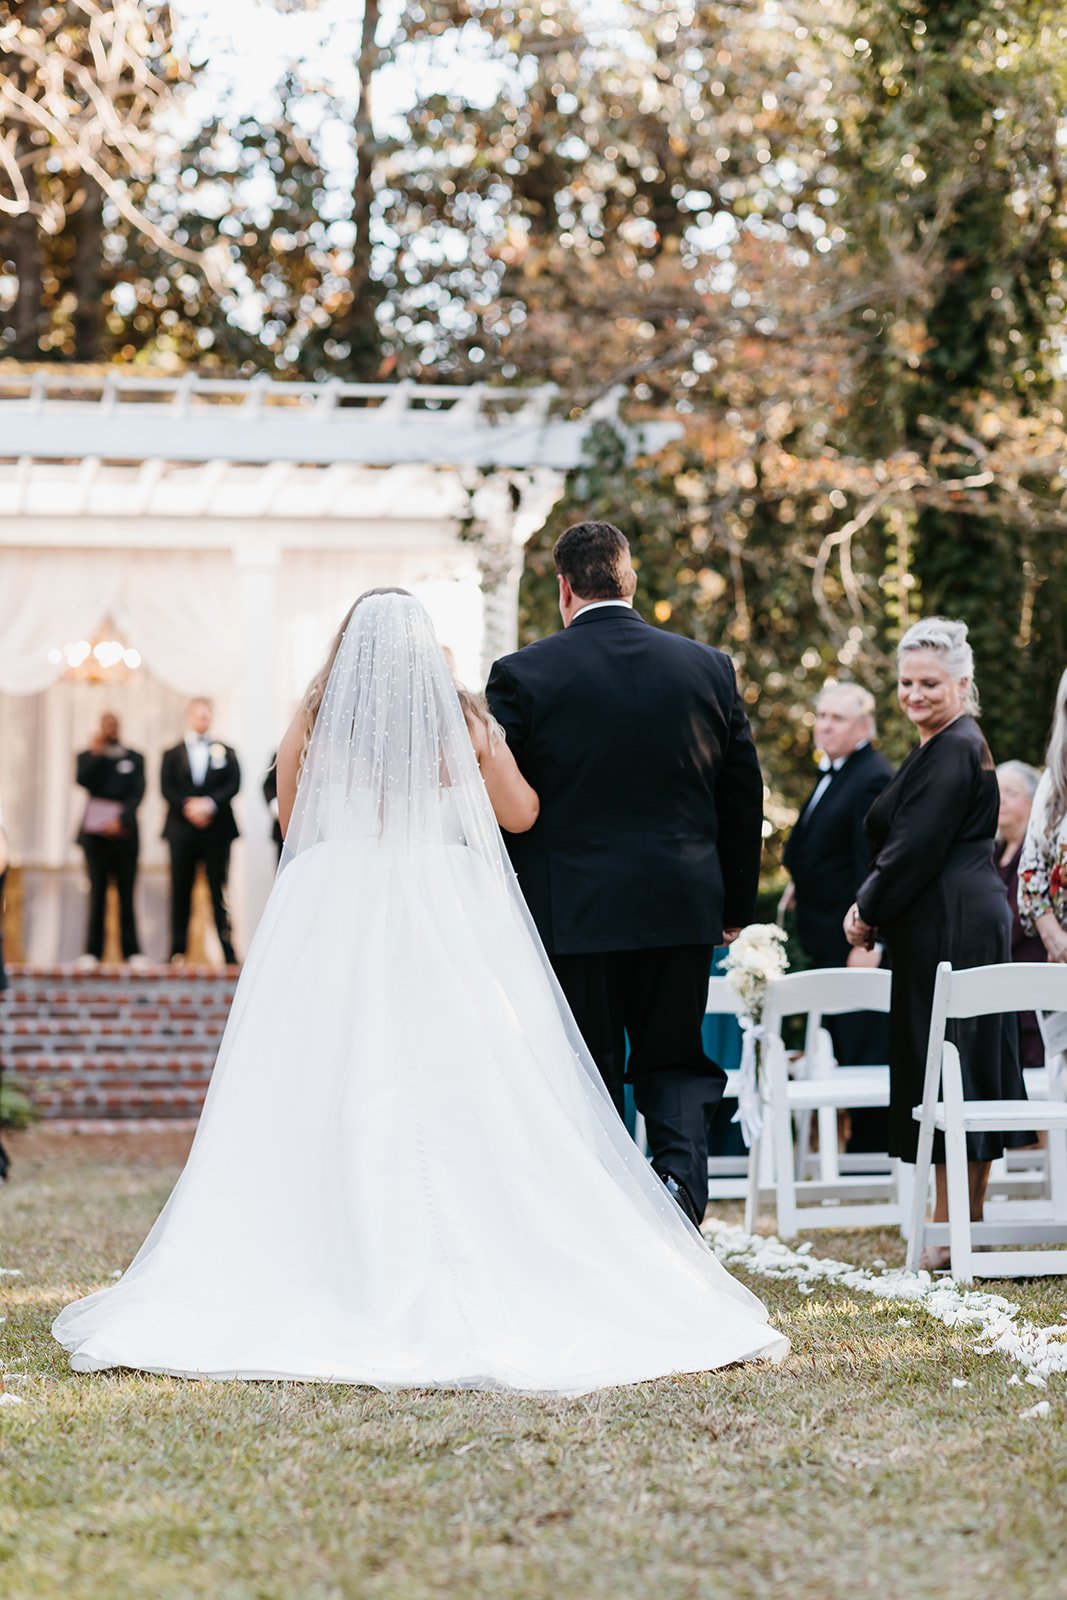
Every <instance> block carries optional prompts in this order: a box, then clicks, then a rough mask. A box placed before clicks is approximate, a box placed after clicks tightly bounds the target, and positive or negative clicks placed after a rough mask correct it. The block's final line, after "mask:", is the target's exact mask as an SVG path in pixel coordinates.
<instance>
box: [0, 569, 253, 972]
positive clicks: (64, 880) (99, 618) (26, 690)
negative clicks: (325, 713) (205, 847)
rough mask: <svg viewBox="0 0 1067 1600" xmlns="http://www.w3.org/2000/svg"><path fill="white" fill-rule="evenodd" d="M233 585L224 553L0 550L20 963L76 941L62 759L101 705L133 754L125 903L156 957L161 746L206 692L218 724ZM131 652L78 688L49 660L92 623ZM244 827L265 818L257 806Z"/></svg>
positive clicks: (71, 807)
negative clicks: (133, 907)
mask: <svg viewBox="0 0 1067 1600" xmlns="http://www.w3.org/2000/svg"><path fill="white" fill-rule="evenodd" d="M235 617H236V579H235V573H234V569H233V564H232V562H231V560H230V557H229V554H228V553H227V552H225V551H222V552H215V551H208V552H199V551H182V552H170V551H158V552H157V551H144V550H115V551H83V550H41V549H37V550H13V551H6V550H5V551H0V799H2V803H3V814H4V825H5V829H6V832H7V835H8V839H9V841H10V846H11V851H12V858H13V861H14V862H15V864H16V865H18V866H20V867H21V868H22V869H23V871H22V913H23V914H22V926H21V934H22V944H23V951H24V954H25V956H26V958H27V959H28V960H30V961H34V962H41V963H49V962H53V961H63V960H70V959H72V958H73V957H74V956H76V955H78V954H79V953H80V952H81V950H82V949H83V948H84V943H83V938H84V919H85V907H86V894H87V885H86V881H85V876H84V867H83V862H82V855H81V851H80V850H79V849H78V848H77V846H76V845H75V843H74V839H75V835H76V834H77V831H78V826H79V823H80V820H81V814H82V810H83V807H84V802H85V796H84V792H83V791H81V790H80V789H78V788H77V787H76V785H75V783H74V756H75V754H76V752H77V751H78V750H83V749H85V748H86V746H87V745H88V743H89V739H90V737H91V734H92V732H93V730H94V728H95V727H96V726H97V725H98V723H99V720H100V716H101V714H102V713H103V712H104V711H113V712H114V713H115V714H116V715H117V716H118V718H119V721H120V725H121V728H122V736H123V739H124V740H125V742H126V743H127V744H129V745H130V746H131V747H132V748H134V749H136V750H140V751H142V752H143V754H144V756H145V765H146V771H147V777H148V790H147V794H146V796H145V800H144V804H143V805H142V807H141V811H140V827H141V873H140V882H139V886H138V902H139V904H138V911H139V920H140V923H141V938H142V942H143V944H144V945H145V948H146V950H147V951H148V953H149V954H151V955H153V956H155V957H158V958H162V957H164V956H165V954H166V943H167V930H166V919H165V910H166V895H167V880H166V850H165V846H164V845H163V842H162V840H161V838H160V833H161V830H162V826H163V810H164V808H163V800H162V796H161V794H160V792H159V766H160V758H161V756H162V753H163V751H164V750H165V749H166V748H167V747H168V745H171V744H174V743H175V742H176V741H177V740H178V739H180V738H181V735H182V731H183V726H184V720H183V712H184V705H185V702H186V700H187V699H188V698H189V697H190V696H191V695H194V694H206V695H209V696H211V697H212V698H213V699H214V701H215V704H216V725H217V727H218V729H219V732H220V734H221V736H222V737H224V738H229V737H230V732H229V729H228V727H227V722H228V721H229V717H230V706H231V703H232V700H233V690H234V686H235V678H236V673H237V669H238V666H239V660H240V640H239V639H238V638H237V636H236V634H235V631H234V628H235ZM105 628H106V629H107V631H108V632H111V631H112V630H113V631H114V634H115V635H116V636H117V637H118V638H119V639H121V641H122V643H123V644H125V645H127V646H130V647H132V648H135V649H136V650H138V651H139V652H140V655H141V657H142V661H143V665H142V666H141V667H140V668H138V669H136V670H134V671H132V672H129V673H128V675H126V676H121V675H119V674H113V675H111V676H110V677H107V676H105V678H104V680H103V681H102V682H96V683H93V682H87V681H85V680H84V679H80V678H77V677H71V676H70V675H67V663H66V660H65V659H63V660H61V661H59V662H58V663H57V662H54V661H50V660H49V656H50V654H55V652H56V651H57V650H62V649H63V648H64V646H66V645H68V644H73V643H76V642H77V641H78V640H81V639H89V640H91V639H92V638H93V637H94V636H96V635H97V634H99V632H100V631H101V630H102V629H105ZM256 821H257V823H259V824H260V825H261V826H267V825H268V824H267V822H266V810H265V807H264V813H263V818H257V819H256Z"/></svg>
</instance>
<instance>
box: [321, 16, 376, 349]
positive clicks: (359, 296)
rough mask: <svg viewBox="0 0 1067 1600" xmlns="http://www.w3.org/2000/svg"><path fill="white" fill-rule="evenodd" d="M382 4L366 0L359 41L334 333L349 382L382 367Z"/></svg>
mask: <svg viewBox="0 0 1067 1600" xmlns="http://www.w3.org/2000/svg"><path fill="white" fill-rule="evenodd" d="M380 14H381V0H365V5H364V10H363V22H362V25H361V27H360V36H359V62H358V69H359V105H358V107H357V108H356V115H355V120H354V123H353V132H354V134H355V142H356V176H355V181H354V183H353V185H352V225H353V228H354V229H355V238H354V240H353V244H352V266H351V270H350V272H349V276H348V292H349V299H348V303H347V305H346V306H345V309H344V310H343V311H342V312H341V313H340V315H339V316H338V317H337V319H336V321H335V323H334V325H333V328H332V330H331V332H332V335H333V338H334V339H336V340H337V341H338V342H339V343H342V344H347V346H348V355H347V357H346V358H344V361H343V365H344V367H345V369H346V371H347V374H348V376H349V377H352V378H356V379H360V378H362V379H364V380H371V379H373V378H375V377H376V376H377V373H378V370H379V367H380V365H381V335H380V331H379V328H378V321H377V318H376V316H375V311H376V310H377V307H378V306H379V305H380V304H381V300H382V291H381V288H380V286H379V285H377V284H376V283H375V282H374V280H373V278H372V277H371V254H372V248H373V246H372V240H371V217H372V211H373V206H374V162H375V156H376V155H377V143H376V140H375V137H374V126H373V121H372V114H373V104H372V101H373V96H372V86H373V80H374V74H375V73H376V72H377V70H378V67H379V65H380V62H381V50H380V49H379V46H378V42H377V38H376V34H377V31H378V20H379V16H380Z"/></svg>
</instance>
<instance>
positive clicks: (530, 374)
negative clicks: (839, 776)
mask: <svg viewBox="0 0 1067 1600" xmlns="http://www.w3.org/2000/svg"><path fill="white" fill-rule="evenodd" d="M269 3H270V0H264V5H267V4H269ZM277 3H278V4H281V3H282V0H277ZM288 9H289V10H293V9H297V10H299V9H300V8H299V7H295V8H294V7H293V6H292V5H290V6H289V7H288ZM328 22H329V19H326V21H325V22H323V26H326V25H327V23H328ZM330 26H335V27H336V30H337V32H336V40H335V45H336V48H335V51H334V53H333V55H331V54H330V52H329V51H327V53H326V65H325V66H324V65H323V61H322V58H321V53H320V57H319V58H317V59H316V61H315V62H309V61H308V60H305V59H299V58H296V59H293V60H291V61H287V62H285V63H283V64H282V69H281V70H280V72H279V76H278V82H277V84H276V85H274V86H273V88H272V90H271V94H270V105H269V108H266V109H265V108H264V107H263V105H261V104H258V103H257V104H255V105H251V104H248V103H244V102H242V98H241V94H240V91H239V83H238V82H237V81H236V80H235V81H234V84H233V85H232V86H231V88H230V89H229V90H228V91H226V92H220V91H219V90H218V89H217V87H216V88H215V89H213V91H212V93H211V94H207V93H206V92H205V89H204V85H205V83H206V81H207V78H206V75H207V74H208V73H209V68H210V63H209V62H208V61H207V60H206V58H205V56H204V54H203V50H202V46H201V45H200V44H199V43H198V39H197V35H196V32H195V29H193V30H188V29H187V30H186V31H184V32H181V33H176V32H175V25H174V21H173V18H172V17H171V15H170V12H169V10H168V8H167V7H166V5H163V4H154V3H146V0H142V3H137V0H112V3H110V4H109V3H105V0H76V3H71V4H67V5H65V6H59V5H52V4H45V3H41V0H34V3H32V4H28V5H24V4H20V5H14V4H10V3H8V0H0V55H2V57H3V61H2V63H0V64H2V65H3V66H4V67H5V69H6V71H5V72H4V74H3V75H2V81H3V85H4V87H2V88H0V106H2V114H3V127H2V132H0V355H7V356H8V357H9V358H13V359H18V360H22V361H33V360H42V359H46V360H77V361H94V362H121V363H132V364H145V365H150V366H153V367H157V366H159V365H164V366H168V365H169V366H181V365H183V364H189V363H194V362H195V363H197V364H198V365H200V366H209V367H216V368H218V369H219V370H225V371H229V372H249V373H250V372H254V371H259V370H263V371H269V372H273V373H276V374H278V375H282V376H297V377H307V378H315V379H321V378H324V377H327V376H342V377H350V378H362V379H373V378H381V377H386V376H394V375H395V376H397V377H410V378H418V379H421V380H432V381H438V382H446V383H448V382H471V381H474V380H479V381H487V382H492V381H494V380H498V381H503V382H508V383H523V382H535V381H537V382H540V381H544V380H546V379H547V380H551V381H553V382H555V383H556V384H558V386H559V392H560V400H559V404H560V406H561V408H563V409H564V410H567V409H573V408H580V407H584V406H587V405H588V404H590V403H591V402H594V401H595V400H596V399H597V398H598V397H599V396H600V395H602V394H603V393H604V392H605V391H606V390H607V389H608V388H610V387H611V386H613V385H623V386H625V388H626V390H627V392H628V395H629V399H628V409H629V415H630V418H631V420H633V421H637V422H640V420H641V419H642V418H650V417H653V416H661V415H667V414H669V415H673V416H677V417H679V418H680V419H681V420H682V421H683V422H684V424H685V431H684V437H683V438H682V439H681V440H680V441H679V442H678V443H677V444H676V445H674V446H672V447H670V448H669V449H668V450H666V451H664V452H662V453H661V454H660V455H659V456H658V457H656V458H655V459H645V458H642V459H638V460H637V461H636V462H633V463H628V462H627V461H626V459H625V456H624V453H623V451H622V448H621V445H620V441H619V440H618V438H617V437H615V436H614V435H613V434H611V433H610V432H609V431H606V430H603V429H601V430H598V432H597V433H596V435H595V438H594V443H593V447H592V449H591V451H590V456H589V460H588V461H587V462H586V463H585V465H584V466H583V467H582V469H581V470H580V471H578V472H577V473H576V474H575V475H574V478H573V481H572V482H571V484H570V486H569V493H568V495H567V497H566V500H565V502H564V504H563V505H562V506H561V508H560V510H559V512H558V514H557V516H556V517H554V518H553V520H552V522H551V524H550V525H549V527H548V528H546V529H545V530H544V533H543V534H542V535H540V536H539V537H538V538H537V539H536V540H535V541H534V544H533V546H532V547H531V549H530V551H529V558H528V563H527V572H526V577H525V580H524V585H523V591H522V621H523V627H524V629H525V630H526V632H527V634H533V633H536V632H538V631H541V630H543V629H544V628H546V627H549V626H553V625H555V618H554V613H553V609H552V607H553V599H554V583H553V579H552V574H551V560H550V556H549V550H550V545H551V541H552V538H553V537H554V535H555V534H556V533H557V532H558V531H559V528H560V526H561V525H562V523H563V522H564V521H565V520H573V518H574V517H576V516H578V515H581V516H591V515H600V516H605V517H609V518H610V519H611V520H613V521H616V522H617V523H618V524H619V525H620V526H621V527H623V529H624V530H625V531H626V532H627V534H628V536H629V537H630V539H631V542H632V543H633V546H634V550H635V555H636V558H637V561H638V563H639V567H640V576H641V592H642V596H643V599H644V601H645V603H646V607H647V608H648V609H649V614H650V615H652V616H653V617H654V619H655V620H656V621H657V622H659V623H660V624H661V625H662V626H664V627H669V628H679V629H682V630H683V631H686V632H690V633H692V634H693V635H695V636H696V637H699V638H704V639H709V640H712V641H714V642H716V643H720V644H722V645H723V646H724V647H725V648H727V649H728V650H730V651H731V653H732V654H733V656H734V658H735V660H736V661H737V664H738V667H739V670H740V673H741V676H742V679H743V684H744V693H745V696H746V699H747V701H748V703H749V705H750V707H751V709H752V712H753V717H754V720H755V723H756V726H757V732H758V737H759V741H760V748H761V751H762V753H763V755H764V757H765V760H766V764H767V767H768V771H769V774H770V777H771V780H772V789H773V795H772V803H771V815H772V819H777V820H779V821H782V822H784V821H785V820H787V819H788V816H789V814H790V813H789V808H790V803H791V802H795V800H796V798H797V796H798V795H799V794H800V792H801V791H802V789H803V787H804V784H805V782H806V767H805V760H804V758H805V756H806V755H807V753H808V751H809V749H810V743H811V731H810V730H811V722H812V717H811V700H812V697H813V694H814V692H815V690H816V689H817V687H818V685H819V684H820V683H821V682H822V681H823V679H824V678H825V677H826V676H827V674H830V673H834V674H838V675H842V674H844V675H852V676H856V677H859V678H861V679H863V680H864V681H865V682H867V683H868V684H869V685H870V686H871V687H872V688H873V689H874V690H875V691H876V692H877V693H878V694H879V696H880V698H881V700H882V701H883V703H884V704H885V705H886V707H887V714H886V717H885V719H884V721H885V729H884V738H885V741H886V743H887V744H888V746H889V748H890V750H891V751H892V752H894V753H898V754H899V753H900V751H901V750H902V749H903V748H904V743H905V737H906V736H905V734H904V731H903V729H902V728H901V726H900V725H899V721H897V720H895V719H894V713H893V710H892V703H891V693H890V691H891V686H892V680H893V652H894V647H895V643H896V641H897V639H898V638H899V635H900V633H901V631H902V630H903V628H904V627H905V626H906V625H907V623H908V621H909V620H910V619H912V618H914V617H916V616H918V615H919V614H920V613H923V612H926V613H929V612H931V611H933V610H941V611H946V612H949V613H951V614H953V615H959V616H962V617H963V618H964V619H965V620H966V621H967V622H968V624H969V626H970V628H971V632H972V637H973V641H974V644H975V649H976V654H977V661H978V675H979V682H980V685H981V688H982V690H983V695H984V700H985V706H986V712H985V725H986V729H987V733H988V735H989V737H990V742H991V744H992V747H993V750H994V754H995V755H996V756H997V758H998V759H1003V758H1006V757H1008V756H1019V757H1025V758H1026V759H1030V760H1037V759H1039V758H1040V755H1041V750H1042V744H1043V740H1044V735H1045V730H1046V726H1047V722H1048V716H1049V711H1050V707H1051V700H1052V691H1053V687H1054V684H1055V681H1056V678H1057V676H1058V674H1059V671H1060V670H1061V668H1062V665H1063V663H1064V659H1065V655H1067V651H1065V643H1067V641H1065V638H1064V616H1065V612H1067V554H1065V551H1067V541H1065V539H1064V532H1065V527H1067V498H1065V491H1067V483H1065V480H1064V476H1063V461H1064V452H1065V446H1067V433H1065V422H1064V415H1063V404H1064V395H1063V372H1062V350H1063V331H1064V283H1063V245H1064V228H1065V207H1064V181H1065V175H1067V141H1065V138H1064V121H1063V114H1062V108H1063V106H1064V104H1065V91H1067V24H1065V23H1064V22H1063V21H1062V20H1061V12H1060V9H1059V8H1058V7H1055V6H1052V5H1046V4H1044V3H1041V0H1027V3H1019V4H1016V3H1012V0H761V3H756V4H749V3H740V0H736V3H732V4H730V3H724V4H715V3H703V0H678V3H676V4H674V5H672V6H671V7H663V6H662V5H660V4H658V3H656V0H611V3H610V4H592V3H590V0H528V3H522V4H518V3H506V0H403V3H401V4H398V5H397V6H395V7H392V8H380V6H379V3H378V0H366V4H365V7H364V9H363V11H362V13H360V14H358V15H357V16H356V17H355V18H351V17H347V16H346V15H345V14H344V13H342V12H340V11H339V12H338V14H337V20H336V22H335V23H333V24H330ZM328 42H329V41H328ZM217 81H218V74H217V71H216V73H215V76H214V77H213V78H212V79H211V82H212V83H213V84H216V85H217Z"/></svg>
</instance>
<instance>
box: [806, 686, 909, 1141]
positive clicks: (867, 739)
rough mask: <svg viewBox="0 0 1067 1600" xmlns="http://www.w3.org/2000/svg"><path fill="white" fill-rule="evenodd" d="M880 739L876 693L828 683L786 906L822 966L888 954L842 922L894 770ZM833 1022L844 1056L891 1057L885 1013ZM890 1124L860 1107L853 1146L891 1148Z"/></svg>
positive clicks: (866, 865) (869, 962)
mask: <svg viewBox="0 0 1067 1600" xmlns="http://www.w3.org/2000/svg"><path fill="white" fill-rule="evenodd" d="M873 738H874V697H873V695H871V694H869V693H868V691H867V690H866V689H864V688H862V687H861V685H860V684H858V683H836V682H833V681H831V682H829V683H827V684H826V685H825V686H824V688H823V690H822V693H821V694H820V695H819V699H818V701H817V703H816V706H815V744H816V748H817V749H818V750H820V751H821V752H822V759H821V761H820V763H819V777H818V779H817V781H816V783H815V786H814V788H813V789H812V792H811V794H810V795H809V796H808V798H807V800H806V801H805V802H804V805H803V807H802V809H801V812H800V815H799V817H798V818H797V821H796V825H795V827H794V828H793V831H792V833H791V834H790V836H789V839H788V842H787V844H786V847H785V857H784V860H785V866H786V869H787V871H788V872H789V874H790V876H791V877H792V880H793V882H792V884H791V885H790V886H789V888H788V889H787V890H786V892H785V894H784V895H783V897H782V904H781V909H782V911H783V912H784V911H790V910H793V911H795V913H796V925H797V938H798V939H799V940H800V944H801V946H802V948H803V950H804V954H805V955H806V956H807V957H808V960H809V961H811V962H812V964H813V965H814V966H816V967H845V966H849V967H856V966H870V967H876V966H878V965H879V964H880V962H881V960H882V952H881V951H880V950H873V951H870V950H862V949H861V950H853V949H850V947H849V943H848V940H847V939H846V938H845V935H844V930H843V928H842V922H843V921H844V918H845V914H846V912H847V911H848V908H849V906H850V905H852V903H853V901H854V900H855V898H856V890H857V889H858V888H859V886H860V884H861V883H862V882H863V880H864V878H865V877H866V876H867V873H868V871H869V870H870V845H869V843H868V840H867V834H866V830H865V828H864V819H865V817H866V815H867V812H868V811H869V810H870V807H871V805H872V804H873V802H874V800H875V799H876V797H877V796H878V795H879V794H881V792H882V790H883V789H884V788H885V786H886V784H887V783H888V782H889V780H890V778H891V777H892V776H893V769H892V767H891V766H890V765H889V762H888V761H887V760H886V759H885V757H884V756H883V755H881V754H879V752H878V751H877V750H876V749H875V748H874V746H873V744H872V743H871V740H872V739H873ZM826 1026H827V1029H828V1031H829V1033H830V1037H831V1038H832V1039H833V1042H834V1050H835V1053H836V1055H837V1057H838V1059H839V1060H840V1061H843V1062H847V1063H848V1064H849V1065H850V1066H851V1065H861V1064H863V1063H865V1062H866V1063H882V1064H884V1063H885V1062H886V1061H888V1059H889V1053H888V1052H889V1035H888V1025H887V1020H886V1018H885V1017H883V1016H880V1015H879V1014H878V1013H876V1012H861V1013H857V1014H855V1015H852V1016H845V1017H834V1018H827V1023H826ZM884 1122H885V1114H884V1113H883V1112H878V1111H867V1112H864V1111H854V1112H853V1113H852V1135H853V1136H852V1138H851V1139H850V1141H849V1148H850V1149H858V1148H862V1149H884V1148H885V1129H884ZM879 1140H881V1141H882V1142H881V1143H879Z"/></svg>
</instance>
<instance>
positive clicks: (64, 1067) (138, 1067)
mask: <svg viewBox="0 0 1067 1600" xmlns="http://www.w3.org/2000/svg"><path fill="white" fill-rule="evenodd" d="M217 1055H218V1051H217V1050H190V1051H188V1052H186V1054H185V1055H175V1054H174V1053H173V1051H171V1052H170V1053H167V1054H165V1053H163V1052H160V1054H159V1055H157V1056H146V1055H144V1054H143V1053H142V1052H137V1053H136V1054H134V1053H133V1052H132V1051H131V1052H130V1054H129V1055H126V1056H115V1055H103V1054H99V1055H80V1056H77V1055H53V1054H52V1053H51V1052H50V1051H49V1052H45V1051H42V1052H41V1053H40V1054H39V1055H35V1056H17V1057H15V1059H14V1060H9V1061H8V1064H7V1068H6V1071H7V1072H9V1073H10V1075H11V1078H12V1081H14V1080H16V1079H18V1078H24V1079H26V1080H27V1081H28V1082H38V1083H39V1082H41V1081H43V1079H45V1078H46V1077H48V1075H49V1074H50V1073H56V1074H60V1075H62V1076H67V1075H69V1074H70V1073H77V1074H78V1075H79V1076H82V1077H84V1076H85V1074H86V1073H89V1072H121V1073H122V1074H124V1076H125V1077H126V1078H127V1079H129V1078H135V1079H136V1078H140V1076H141V1075H142V1074H143V1073H147V1072H159V1073H169V1074H170V1075H172V1076H173V1075H174V1074H177V1073H186V1072H210V1071H211V1068H212V1067H213V1066H214V1064H215V1057H216V1056H217Z"/></svg>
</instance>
